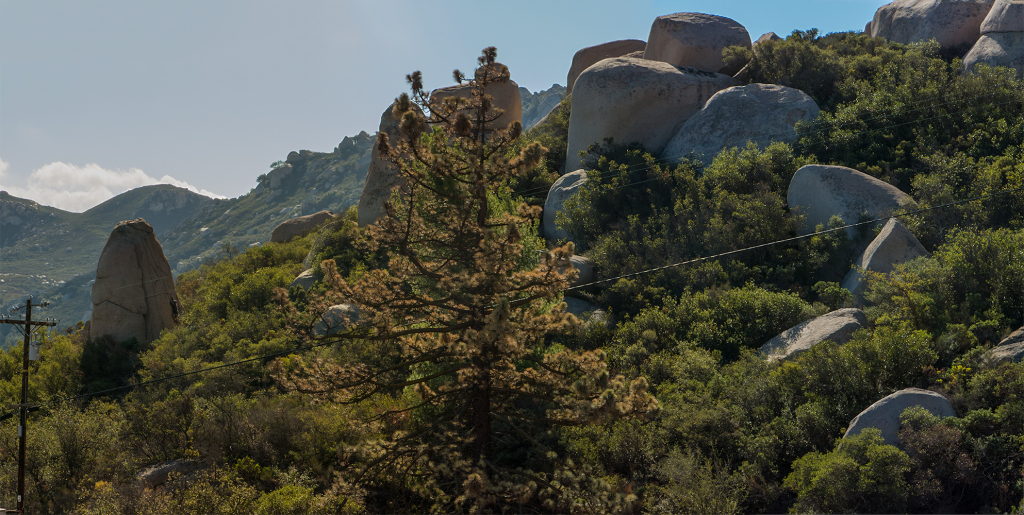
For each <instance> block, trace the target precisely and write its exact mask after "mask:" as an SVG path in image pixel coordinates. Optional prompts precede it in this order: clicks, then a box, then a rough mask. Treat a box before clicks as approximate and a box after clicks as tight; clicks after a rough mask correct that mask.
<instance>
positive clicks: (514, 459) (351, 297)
mask: <svg viewBox="0 0 1024 515" xmlns="http://www.w3.org/2000/svg"><path fill="white" fill-rule="evenodd" d="M495 56H496V50H495V49H494V48H493V47H491V48H488V49H485V50H484V52H483V55H482V56H481V57H480V58H479V68H477V70H476V72H475V74H474V78H473V79H471V80H468V81H467V79H466V77H465V76H464V75H463V74H462V73H460V72H459V71H458V70H456V71H455V73H454V77H455V79H456V81H458V82H459V83H467V82H468V86H469V90H470V91H471V95H469V96H466V97H461V96H451V97H448V98H444V99H437V98H431V96H430V95H429V94H428V92H426V91H425V90H424V89H423V83H422V76H421V74H420V72H415V73H412V74H410V75H409V76H407V80H408V81H409V83H410V85H411V86H412V95H411V96H410V95H408V94H403V95H401V96H400V97H399V98H398V99H397V100H396V102H395V107H394V111H393V113H394V116H395V117H396V118H397V119H399V120H400V126H401V134H402V138H401V140H400V141H397V142H392V141H389V139H388V136H387V135H386V134H383V133H381V134H379V135H378V139H377V145H378V150H379V153H380V155H381V156H383V157H384V158H385V159H386V160H388V161H390V162H391V163H393V164H394V166H395V167H396V169H397V170H398V171H399V172H400V174H401V177H402V179H403V180H404V186H403V187H402V188H401V190H400V191H396V192H395V193H394V194H393V195H392V197H391V201H390V202H389V203H388V204H387V206H386V213H387V214H386V216H384V217H382V218H381V219H380V220H378V222H377V223H376V224H374V225H371V226H368V227H367V228H366V230H365V234H364V239H362V240H361V241H360V243H359V244H360V245H362V246H363V248H364V249H366V250H368V251H372V252H375V253H376V254H377V255H379V256H382V257H384V258H385V261H386V263H387V266H386V268H381V269H378V270H372V271H368V272H366V273H364V274H363V275H361V276H360V277H358V279H354V280H351V282H347V281H346V280H345V279H344V278H342V277H341V275H340V274H339V273H338V271H337V269H336V267H335V265H334V263H333V262H332V261H324V263H323V269H324V270H325V274H326V277H325V282H327V283H328V285H329V286H330V289H331V292H330V294H329V297H330V299H329V302H337V301H338V299H340V300H341V301H343V302H346V303H349V304H351V305H352V306H353V308H354V309H353V313H357V315H353V316H352V317H351V320H349V321H347V322H346V325H347V326H348V327H347V329H346V330H345V331H343V332H341V333H339V334H336V335H333V336H330V337H328V338H337V339H339V340H343V341H345V342H351V343H348V344H346V345H362V346H364V347H363V348H366V347H365V346H367V345H370V346H372V348H373V349H374V351H373V352H371V353H369V354H370V355H375V357H374V358H373V359H363V360H358V361H355V360H354V361H349V362H342V361H337V360H334V361H331V360H307V361H305V362H302V363H301V364H298V365H293V366H292V367H290V369H289V371H288V372H287V373H285V372H283V369H282V371H281V372H280V373H279V376H280V377H281V379H282V381H283V382H284V383H285V384H286V386H288V387H290V388H292V389H294V390H297V391H302V392H306V393H311V394H314V395H316V396H320V397H323V398H328V399H330V400H331V401H334V402H344V403H357V402H363V401H367V400H369V401H371V402H372V403H373V404H374V405H377V406H380V405H385V404H388V401H387V399H394V401H393V402H390V404H389V405H391V406H395V407H394V408H392V409H387V410H382V411H381V412H379V413H377V414H376V415H375V417H374V418H373V420H374V421H375V423H376V424H377V425H376V426H374V428H375V429H376V430H377V431H380V432H381V433H382V434H385V435H386V437H385V438H382V439H380V440H379V441H375V442H373V443H372V444H370V445H369V446H365V447H363V448H362V449H361V451H363V453H364V454H363V455H362V459H363V460H365V461H363V463H365V466H364V467H362V468H361V474H362V479H364V480H370V481H372V480H374V479H379V478H389V480H391V481H396V480H397V481H403V480H407V479H409V478H413V477H418V478H420V479H410V480H409V484H415V485H418V486H416V488H419V490H420V491H419V494H420V495H422V496H423V498H424V499H430V500H431V501H432V502H433V503H434V509H442V510H449V509H451V508H452V507H473V508H475V509H477V510H480V509H486V510H489V511H490V510H499V511H500V510H501V507H503V506H504V507H510V506H518V505H519V504H520V503H523V502H527V503H531V502H532V503H545V504H546V505H547V507H548V508H549V509H556V510H562V511H570V510H571V511H587V510H588V509H590V510H593V511H601V510H605V509H609V508H611V506H609V505H608V504H607V503H612V502H622V501H628V499H625V496H624V495H616V494H615V492H614V491H612V490H614V489H611V488H603V487H602V485H601V484H600V481H599V480H596V479H592V478H587V477H586V476H585V474H584V475H581V474H580V473H579V471H570V472H569V473H566V466H568V467H569V468H572V466H571V461H566V460H562V459H559V458H558V456H557V452H556V450H555V449H552V448H549V447H550V446H549V445H547V444H546V443H545V442H548V443H550V442H552V441H554V439H553V438H549V437H547V436H546V435H550V431H551V430H552V428H554V427H555V426H557V425H576V424H588V423H598V422H603V421H608V420H611V419H614V418H618V417H623V416H631V415H648V414H651V413H653V412H654V411H656V410H657V401H656V400H655V399H654V398H653V396H651V395H650V394H649V393H647V384H646V382H645V381H644V379H642V378H640V379H637V380H634V381H632V382H628V381H626V380H625V379H624V378H622V377H612V376H610V375H609V372H608V370H607V369H606V365H605V361H604V356H603V354H602V353H601V352H599V351H598V352H574V351H570V350H557V351H551V350H548V351H546V350H545V349H546V347H545V346H544V336H545V335H547V334H550V333H552V332H557V331H564V330H567V329H569V328H570V327H571V326H573V325H574V324H576V319H575V318H574V317H573V316H572V315H570V314H568V313H566V312H565V304H564V303H561V302H559V292H560V291H561V290H563V289H565V288H566V287H567V286H568V284H569V281H570V280H571V279H572V277H574V275H575V271H574V270H573V268H572V267H571V265H570V263H569V258H570V256H571V255H572V245H571V244H570V245H567V246H565V247H561V248H557V249H554V250H553V251H543V252H541V253H538V251H540V250H541V249H540V248H527V247H525V246H524V234H530V233H531V232H532V231H534V230H535V229H534V228H535V227H536V223H537V220H538V218H539V216H540V214H541V213H540V208H539V207H536V206H533V207H531V206H527V205H526V204H522V205H519V206H517V207H509V206H511V205H512V204H511V203H510V202H509V201H508V200H509V198H510V196H509V193H508V190H507V187H506V186H507V184H508V183H509V181H510V179H513V178H515V177H518V176H520V175H522V174H524V173H526V172H527V171H529V170H531V169H532V168H534V167H536V166H538V165H539V164H540V163H541V159H542V156H543V155H544V153H545V152H546V149H545V148H543V147H542V146H541V145H540V144H538V143H536V142H534V143H531V144H528V145H525V147H523V148H522V150H521V151H520V152H519V153H518V155H514V153H513V152H512V151H511V149H512V148H513V147H514V146H515V144H516V143H517V140H518V138H520V136H521V133H522V125H521V124H520V122H519V121H514V122H512V123H511V124H505V123H500V122H501V121H502V120H501V118H502V116H505V113H503V112H502V110H501V109H498V108H496V107H494V105H493V98H492V97H491V96H490V95H489V94H488V88H489V87H493V86H494V85H497V84H498V83H501V82H503V81H508V80H509V73H508V69H507V68H506V67H505V66H503V65H501V64H499V63H497V62H495ZM413 102H415V103H417V104H419V105H420V106H421V107H422V108H423V112H424V113H426V115H423V114H420V113H419V112H418V111H417V110H415V109H413V108H412V104H413ZM498 126H507V128H504V129H496V128H495V127H498ZM533 241H539V240H537V239H536V238H534V239H533ZM538 247H539V246H538ZM538 255H539V256H540V258H539V261H538V258H537V256H538ZM355 342H358V343H355ZM399 398H401V399H403V400H404V402H401V401H399V400H398V399H399ZM410 398H411V399H412V400H409V399H410ZM524 460H526V461H525V462H524ZM526 462H529V463H532V466H529V467H524V464H525V463H526ZM556 478H557V479H556ZM604 486H607V485H604ZM602 488H603V489H604V492H603V493H602V492H600V490H602Z"/></svg>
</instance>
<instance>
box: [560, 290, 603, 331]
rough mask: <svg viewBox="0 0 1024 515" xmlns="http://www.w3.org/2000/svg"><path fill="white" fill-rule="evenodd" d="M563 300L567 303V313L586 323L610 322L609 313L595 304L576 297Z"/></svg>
mask: <svg viewBox="0 0 1024 515" xmlns="http://www.w3.org/2000/svg"><path fill="white" fill-rule="evenodd" d="M563 300H564V301H565V311H566V312H567V313H571V314H572V315H574V316H575V317H576V318H578V319H580V320H581V321H583V322H584V323H599V324H603V323H605V322H606V321H607V320H608V312H607V311H605V310H603V309H601V307H600V306H598V305H597V304H594V303H593V302H589V301H586V300H583V299H577V298H575V297H565V298H564V299H563Z"/></svg>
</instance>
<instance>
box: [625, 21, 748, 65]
mask: <svg viewBox="0 0 1024 515" xmlns="http://www.w3.org/2000/svg"><path fill="white" fill-rule="evenodd" d="M733 45H738V46H744V47H747V48H750V34H748V33H747V29H745V28H744V27H743V25H740V24H739V23H736V21H734V20H732V19H729V18H726V17H724V16H714V15H711V14H702V13H676V14H668V15H665V16H659V17H657V18H656V19H655V20H654V23H653V24H652V25H651V34H650V36H648V38H647V48H646V49H645V50H644V58H645V59H651V60H654V61H662V62H665V63H668V64H671V65H674V66H687V67H691V68H697V69H698V70H706V71H709V72H715V73H724V74H726V75H732V74H734V73H736V72H738V71H739V69H740V68H742V67H743V65H742V64H740V65H739V66H735V69H733V67H727V66H726V65H725V61H724V60H723V58H722V50H724V49H725V48H726V47H728V46H733Z"/></svg>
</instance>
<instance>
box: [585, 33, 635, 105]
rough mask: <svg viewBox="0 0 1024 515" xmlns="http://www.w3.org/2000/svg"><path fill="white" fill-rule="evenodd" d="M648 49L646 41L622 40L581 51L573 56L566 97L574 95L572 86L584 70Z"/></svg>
mask: <svg viewBox="0 0 1024 515" xmlns="http://www.w3.org/2000/svg"><path fill="white" fill-rule="evenodd" d="M646 47H647V42H646V41H640V40H639V39H621V40H619V41H609V42H607V43H601V44H600V45H594V46H588V47H587V48H583V49H581V50H579V51H578V52H576V54H575V55H573V56H572V65H571V66H569V74H568V75H567V76H566V77H565V83H566V86H565V88H566V95H568V94H570V93H572V85H573V84H575V83H576V78H577V77H579V76H580V74H581V73H583V70H586V69H587V68H590V67H591V66H593V65H594V64H595V63H598V62H600V61H603V60H605V59H608V58H610V57H622V56H624V55H626V54H630V53H633V52H643V51H644V49H645V48H646Z"/></svg>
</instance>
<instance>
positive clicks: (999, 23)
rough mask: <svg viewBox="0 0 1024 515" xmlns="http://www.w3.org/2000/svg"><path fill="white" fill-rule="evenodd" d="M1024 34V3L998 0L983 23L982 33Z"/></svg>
mask: <svg viewBox="0 0 1024 515" xmlns="http://www.w3.org/2000/svg"><path fill="white" fill-rule="evenodd" d="M993 32H1024V1H1022V0H996V1H995V3H994V4H992V9H990V10H989V11H988V15H987V16H985V20H984V21H982V22H981V33H982V34H983V35H984V34H991V33H993Z"/></svg>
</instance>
